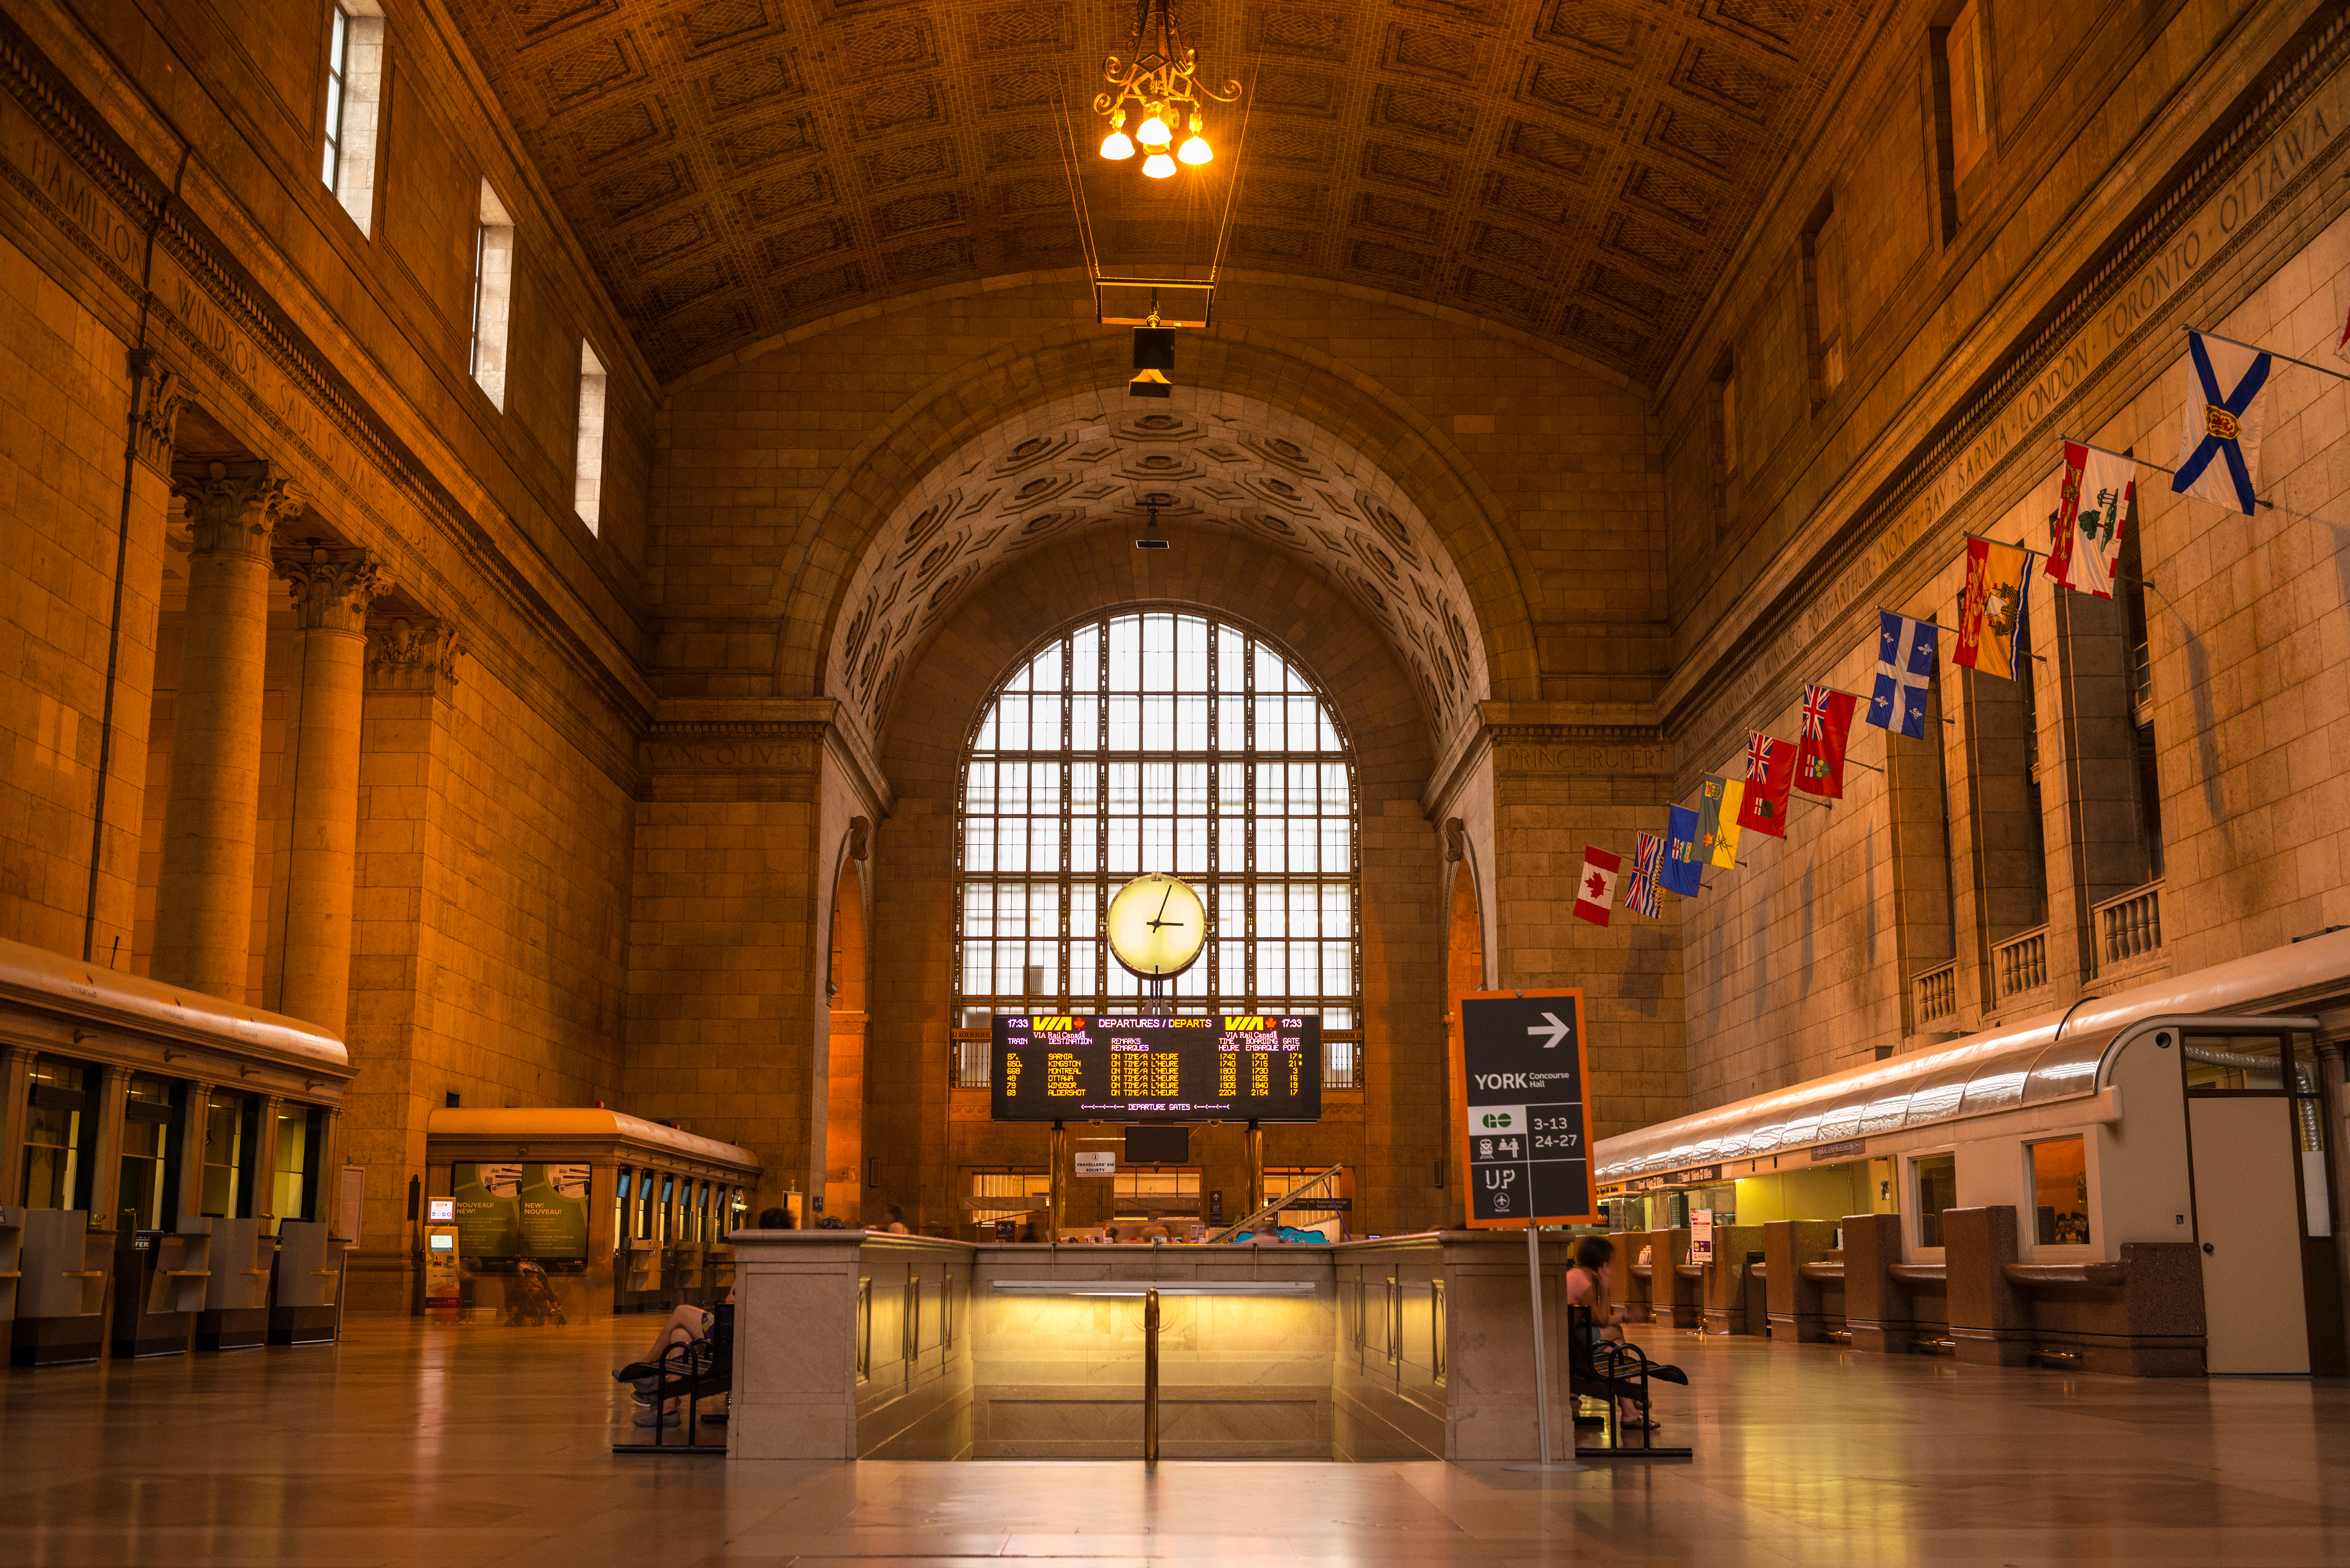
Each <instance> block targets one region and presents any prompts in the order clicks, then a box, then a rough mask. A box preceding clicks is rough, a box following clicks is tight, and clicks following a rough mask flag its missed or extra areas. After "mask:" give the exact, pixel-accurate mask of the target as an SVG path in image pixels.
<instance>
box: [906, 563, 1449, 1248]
mask: <svg viewBox="0 0 2350 1568" xmlns="http://www.w3.org/2000/svg"><path fill="white" fill-rule="evenodd" d="M1131 532H1132V531H1131V530H1130V529H1129V528H1128V527H1127V526H1125V525H1124V524H1099V525H1093V526H1089V527H1087V528H1084V529H1080V530H1073V531H1071V532H1070V533H1068V534H1067V535H1064V536H1061V537H1057V538H1055V540H1054V542H1053V546H1052V548H1051V549H1050V550H1049V551H1039V552H1036V553H1034V554H1032V555H1029V556H1024V557H1016V558H1014V560H1012V561H1011V562H1009V563H1008V564H1006V565H1004V566H1001V567H1000V568H998V569H997V570H995V571H994V572H993V573H991V574H989V575H988V576H986V577H985V578H984V579H983V580H982V581H981V582H979V583H977V584H975V585H973V587H972V591H971V592H969V593H968V594H967V595H965V596H964V597H963V598H962V602H961V604H960V606H959V607H957V608H956V609H955V610H954V612H953V613H952V614H951V616H949V617H948V618H946V619H945V621H944V622H943V624H941V626H940V627H939V628H937V630H936V632H935V633H934V635H933V636H931V638H930V639H928V640H927V641H926V642H925V643H923V644H922V645H921V646H920V648H919V649H917V655H916V657H915V658H914V659H912V660H911V662H910V667H909V669H908V670H907V672H906V674H905V676H904V678H903V679H902V680H901V681H900V682H899V687H898V690H897V692H896V695H895V698H894V701H892V704H891V707H890V710H889V713H888V714H887V715H886V718H885V723H884V729H883V732H882V735H881V737H880V743H879V761H880V763H881V765H882V767H883V769H884V770H885V771H886V772H887V773H888V774H889V780H890V784H891V785H892V787H893V789H894V791H895V793H896V806H895V814H894V815H893V817H892V819H891V821H890V822H889V825H888V827H887V830H886V831H884V832H881V833H879V834H877V835H876V839H875V852H874V863H873V874H874V917H873V926H872V941H873V950H874V953H875V979H874V983H875V985H876V987H877V988H878V991H879V993H881V994H887V995H888V996H889V998H890V1000H891V1005H890V1006H889V1007H888V1008H886V1009H879V1010H877V1011H876V1013H875V1015H874V1017H873V1018H872V1020H871V1023H870V1024H869V1026H868V1032H867V1040H866V1084H867V1090H866V1147H867V1152H868V1167H869V1169H868V1178H869V1179H873V1180H874V1181H876V1182H877V1183H878V1189H868V1190H867V1191H866V1192H865V1193H864V1194H863V1202H864V1207H865V1209H866V1210H867V1211H868V1212H878V1211H879V1209H880V1207H881V1206H883V1205H885V1204H889V1203H896V1204H899V1205H901V1206H902V1207H904V1209H905V1210H906V1211H907V1217H908V1220H909V1221H910V1222H914V1223H918V1224H919V1225H920V1226H921V1227H922V1228H925V1229H927V1228H931V1227H941V1226H942V1227H947V1228H950V1229H951V1228H953V1227H955V1226H956V1225H958V1224H959V1222H960V1221H961V1220H962V1199H963V1197H964V1192H963V1190H962V1188H963V1182H962V1171H963V1170H964V1169H965V1168H969V1167H997V1168H1005V1167H1010V1168H1018V1167H1029V1168H1035V1169H1039V1170H1041V1169H1043V1168H1044V1164H1045V1146H1046V1131H1045V1128H1043V1127H1012V1126H1006V1127H998V1126H996V1125H994V1124H993V1123H992V1122H990V1121H989V1120H988V1119H987V1117H988V1107H987V1096H986V1093H985V1091H983V1090H957V1089H953V1088H951V1075H950V1050H951V1040H950V1034H949V1028H950V1016H949V1014H950V1008H951V1001H952V992H953V963H954V905H953V889H954V886H955V878H956V855H955V830H956V789H957V783H958V774H959V769H960V766H961V762H962V755H963V752H964V748H965V747H966V745H967V744H968V742H969V740H970V736H971V732H972V724H973V723H974V722H975V721H976V719H977V716H978V715H979V713H980V711H982V709H983V706H984V704H985V703H986V702H987V701H988V700H989V698H990V697H991V696H992V694H993V691H994V690H995V688H996V686H997V684H998V683H999V682H1000V681H1001V680H1002V679H1003V677H1004V676H1005V675H1006V674H1007V673H1008V672H1009V671H1010V670H1013V669H1014V667H1015V666H1016V665H1017V663H1018V662H1019V661H1020V660H1022V659H1024V658H1025V657H1027V655H1028V654H1029V653H1030V652H1031V651H1032V650H1033V649H1035V647H1036V646H1037V645H1038V644H1039V643H1040V642H1041V641H1042V640H1044V639H1045V638H1046V637H1047V636H1048V635H1050V634H1055V633H1057V632H1058V631H1060V630H1061V629H1063V628H1066V627H1067V626H1068V625H1070V624H1071V623H1073V622H1075V621H1077V620H1079V619H1082V618H1089V617H1092V616H1095V615H1098V614H1100V613H1102V612H1103V611H1106V610H1119V609H1128V608H1137V607H1172V608H1178V609H1196V610H1203V611H1208V612H1211V613H1214V614H1216V615H1219V616H1221V617H1223V618H1227V619H1230V620H1232V621H1236V622H1240V623H1242V624H1244V625H1246V626H1247V627H1249V628H1251V629H1252V630H1253V631H1255V632H1257V633H1258V634H1259V635H1262V636H1263V637H1266V638H1268V639H1271V640H1273V641H1274V642H1275V643H1277V644H1279V645H1280V646H1281V647H1282V648H1283V649H1284V650H1285V652H1286V653H1287V654H1288V655H1289V656H1291V657H1293V658H1294V659H1295V660H1296V661H1297V663H1298V664H1299V665H1300V666H1301V667H1302V668H1303V669H1304V670H1306V671H1307V672H1308V673H1309V674H1310V675H1311V677H1312V678H1313V679H1314V680H1315V681H1316V682H1317V683H1319V685H1320V686H1321V688H1322V691H1323V694H1324V696H1325V698H1326V701H1328V702H1329V703H1330V704H1331V706H1332V708H1333V709H1334V711H1336V713H1337V715H1338V717H1339V719H1340V722H1342V723H1343V724H1344V725H1345V727H1346V729H1347V734H1348V737H1349V739H1350V740H1351V741H1352V742H1353V745H1354V748H1355V763H1356V768H1357V774H1356V778H1357V796H1358V799H1359V813H1360V832H1361V877H1362V894H1361V907H1362V918H1361V928H1360V938H1361V942H1362V965H1363V1008H1364V1036H1365V1037H1364V1044H1363V1051H1364V1087H1363V1088H1361V1089H1360V1090H1356V1091H1332V1092H1330V1093H1328V1094H1326V1096H1325V1099H1326V1104H1325V1116H1324V1119H1323V1121H1322V1122H1321V1123H1319V1124H1317V1125H1315V1126H1314V1127H1275V1128H1269V1129H1268V1130H1267V1133H1266V1139H1265V1146H1266V1149H1265V1158H1266V1160H1267V1163H1268V1164H1271V1165H1305V1166H1315V1165H1332V1164H1342V1163H1343V1164H1346V1165H1349V1166H1352V1167H1354V1168H1356V1170H1357V1186H1356V1206H1357V1211H1356V1216H1355V1222H1356V1224H1357V1226H1358V1227H1360V1228H1364V1229H1367V1230H1370V1231H1389V1232H1391V1231H1398V1230H1403V1229H1413V1228H1418V1227H1420V1226H1424V1225H1427V1224H1430V1223H1434V1222H1436V1220H1438V1219H1439V1218H1440V1212H1439V1210H1440V1202H1441V1199H1442V1198H1443V1196H1444V1194H1443V1193H1442V1191H1441V1190H1440V1189H1437V1188H1436V1187H1435V1185H1434V1181H1435V1178H1436V1162H1437V1160H1438V1158H1439V1157H1440V1148H1441V1115H1442V1106H1443V1073H1444V1043H1443V1032H1442V1028H1441V1023H1440V1012H1441V1008H1442V992H1443V953H1442V946H1443V944H1442V937H1441V919H1440V914H1441V895H1442V891H1443V888H1442V876H1441V873H1442V869H1443V862H1442V856H1441V851H1440V842H1439V836H1438V834H1437V832H1436V829H1435V827H1434V826H1433V825H1431V824H1430V822H1429V821H1428V820H1427V819H1426V817H1425V816H1424V815H1423V813H1422V808H1421V805H1420V800H1419V796H1420V793H1421V790H1422V789H1423V787H1424V786H1425V784H1426V783H1427V780H1428V776H1429V773H1430V768H1431V767H1432V765H1433V762H1434V756H1435V747H1434V739H1433V736H1432V733H1431V726H1430V720H1429V716H1428V715H1427V713H1426V712H1425V711H1424V710H1423V708H1422V706H1421V703H1420V701H1419V688H1418V686H1417V683H1416V682H1415V681H1414V680H1413V679H1412V677H1411V675H1410V674H1409V672H1408V670H1407V669H1406V667H1405V666H1404V664H1403V662H1402V661H1401V659H1399V658H1398V656H1397V654H1396V651H1395V649H1393V648H1392V647H1391V645H1390V643H1389V640H1388V635H1387V634H1386V633H1385V631H1384V630H1383V628H1379V627H1378V626H1377V625H1375V624H1374V623H1373V622H1372V621H1371V620H1370V619H1369V618H1367V616H1366V615H1365V614H1364V613H1363V612H1362V610H1361V608H1360V607H1359V605H1358V603H1357V601H1356V600H1355V598H1354V597H1352V595H1350V594H1349V593H1347V591H1346V590H1345V589H1343V588H1342V587H1339V586H1337V585H1336V584H1335V583H1334V582H1332V581H1331V580H1330V577H1329V576H1328V575H1327V574H1326V572H1324V571H1322V570H1318V569H1316V568H1315V566H1310V565H1308V564H1307V563H1306V562H1305V561H1304V560H1302V559H1300V558H1299V557H1298V556H1296V555H1295V554H1292V553H1291V552H1289V551H1287V550H1284V549H1279V548H1276V547H1274V546H1273V545H1269V544H1267V543H1266V542H1264V541H1263V540H1262V539H1260V538H1258V537H1255V536H1253V535H1250V534H1248V533H1246V532H1243V531H1241V530H1236V529H1232V528H1230V527H1228V526H1225V525H1222V524H1214V523H1210V522H1206V521H1204V520H1201V519H1197V518H1182V519H1179V520H1177V521H1176V522H1175V523H1174V524H1171V525H1169V526H1168V527H1167V528H1166V532H1167V533H1168V534H1169V535H1170V537H1171V538H1172V540H1173V542H1174V543H1173V547H1172V548H1171V549H1169V550H1165V551H1159V552H1143V551H1138V550H1136V549H1135V548H1134V547H1133V545H1132V542H1131ZM1192 1147H1193V1160H1194V1163H1196V1164H1199V1165H1201V1167H1202V1189H1203V1190H1205V1189H1222V1190H1223V1191H1224V1193H1225V1196H1226V1202H1227V1212H1228V1213H1232V1214H1233V1217H1235V1218H1237V1217H1238V1216H1237V1212H1236V1210H1234V1208H1233V1207H1232V1206H1233V1205H1235V1204H1237V1203H1238V1201H1239V1189H1242V1188H1243V1186H1244V1184H1245V1157H1244V1153H1243V1137H1242V1129H1241V1128H1240V1127H1237V1126H1234V1127H1206V1128H1201V1129H1197V1130H1196V1131H1195V1133H1194V1137H1193V1142H1192Z"/></svg>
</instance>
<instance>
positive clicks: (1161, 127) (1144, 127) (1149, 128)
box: [1134, 114, 1175, 147]
mask: <svg viewBox="0 0 2350 1568" xmlns="http://www.w3.org/2000/svg"><path fill="white" fill-rule="evenodd" d="M1134 139H1135V140H1137V141H1139V142H1141V143H1142V145H1144V146H1145V147H1164V146H1166V145H1167V144H1168V143H1169V142H1170V141H1172V140H1175V133H1174V132H1173V131H1171V130H1168V129H1167V122H1166V121H1165V120H1163V119H1159V116H1158V115H1156V114H1153V115H1151V116H1150V117H1149V119H1145V120H1144V121H1143V122H1142V123H1141V124H1140V125H1138V126H1136V127H1135V128H1134Z"/></svg>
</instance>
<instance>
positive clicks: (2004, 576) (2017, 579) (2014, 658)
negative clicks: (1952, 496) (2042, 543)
mask: <svg viewBox="0 0 2350 1568" xmlns="http://www.w3.org/2000/svg"><path fill="white" fill-rule="evenodd" d="M2032 562H2033V553H2032V552H2031V551H2029V550H2027V549H2025V548H2024V547H2023V546H2022V545H2001V544H1997V543H1994V542H1993V541H1991V540H1989V539H1978V538H1976V537H1975V536H1974V535H1971V534H1970V535H1967V591H1966V596H1965V597H1963V598H1961V599H1960V601H1959V649H1958V652H1957V653H1956V654H1955V655H1953V656H1952V657H1954V658H1955V659H1957V660H1958V661H1959V662H1960V664H1963V665H1965V666H1966V667H1967V668H1968V669H1970V670H1981V671H1982V673H1984V674H1985V675H1996V676H1999V677H2000V678H2001V679H2002V680H2022V676H2023V658H2024V653H2025V650H2026V649H2029V648H2030V646H2031V639H2030V638H2028V637H2027V636H2026V635H2025V631H2024V624H2023V612H2024V609H2025V607H2026V606H2027V605H2028V603H2029V600H2028V599H2027V598H2026V597H2025V595H2024V587H2025V585H2026V584H2027V583H2028V582H2029V581H2030V580H2031V577H2032Z"/></svg>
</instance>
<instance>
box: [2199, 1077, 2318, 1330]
mask: <svg viewBox="0 0 2350 1568" xmlns="http://www.w3.org/2000/svg"><path fill="white" fill-rule="evenodd" d="M2292 1106H2293V1102H2292V1101H2290V1100H2287V1099H2284V1098H2282V1097H2281V1096H2209V1097H2204V1096H2190V1097H2189V1099H2188V1102H2187V1127H2188V1134H2189V1137H2190V1139H2191V1140H2192V1144H2193V1148H2194V1163H2195V1234H2196V1237H2197V1239H2198V1240H2199V1241H2200V1242H2201V1243H2202V1248H2203V1316H2204V1323H2205V1332H2206V1334H2207V1335H2208V1336H2209V1337H2208V1339H2207V1342H2206V1343H2207V1345H2208V1346H2209V1348H2208V1350H2207V1351H2206V1352H2205V1356H2204V1365H2205V1366H2206V1368H2207V1369H2208V1370H2209V1371H2210V1372H2212V1373H2214V1374H2220V1373H2270V1374H2286V1375H2292V1374H2303V1375H2305V1374H2307V1372H2308V1371H2309V1318H2308V1314H2307V1311H2306V1307H2305V1305H2304V1303H2303V1295H2302V1291H2303V1286H2302V1264H2301V1238H2302V1205H2301V1184H2300V1182H2299V1181H2298V1180H2297V1179H2296V1172H2295V1169H2294V1165H2295V1160H2294V1157H2293V1110H2292Z"/></svg>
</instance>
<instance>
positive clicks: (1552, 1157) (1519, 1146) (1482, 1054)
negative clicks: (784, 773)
mask: <svg viewBox="0 0 2350 1568" xmlns="http://www.w3.org/2000/svg"><path fill="white" fill-rule="evenodd" d="M1458 1017H1459V1018H1460V1021H1461V1023H1460V1033H1459V1035H1458V1037H1457V1038H1456V1040H1455V1042H1454V1049H1453V1053H1452V1103H1453V1104H1454V1105H1456V1106H1460V1107H1461V1119H1460V1122H1459V1124H1458V1125H1457V1126H1456V1127H1454V1129H1453V1130H1454V1134H1455V1137H1457V1138H1458V1140H1459V1141H1458V1144H1457V1149H1458V1153H1459V1160H1458V1162H1457V1163H1458V1168H1460V1169H1462V1170H1465V1171H1467V1172H1468V1173H1469V1213H1468V1222H1469V1227H1470V1229H1471V1230H1476V1231H1505V1230H1511V1229H1514V1228H1518V1227H1523V1228H1524V1230H1525V1232H1526V1273H1527V1277H1528V1283H1529V1286H1530V1288H1531V1290H1532V1292H1533V1296H1534V1422H1535V1425H1536V1427H1537V1428H1538V1433H1539V1442H1538V1444H1537V1449H1538V1451H1539V1452H1540V1454H1541V1456H1542V1459H1541V1465H1542V1467H1543V1468H1545V1469H1549V1468H1554V1467H1552V1466H1551V1458H1550V1380H1549V1376H1548V1369H1547V1366H1546V1358H1545V1356H1544V1334H1543V1303H1542V1240H1541V1228H1542V1227H1543V1226H1544V1225H1584V1224H1589V1223H1591V1222H1593V1221H1594V1220H1596V1219H1597V1218H1598V1208H1597V1205H1596V1202H1595V1200H1594V1199H1593V1195H1592V1185H1591V1111H1590V1106H1589V1103H1588V1101H1587V1100H1586V1098H1585V1089H1584V1085H1586V1082H1587V1081H1588V1076H1589V1075H1588V1071H1587V1064H1586V1056H1585V1048H1584V1037H1583V992H1581V991H1579V990H1567V991H1531V992H1528V991H1488V992H1471V993H1470V994H1468V995H1466V996H1463V997H1462V998H1461V1003H1460V1009H1459V1012H1458ZM1556 1468H1564V1469H1582V1468H1583V1467H1582V1466H1580V1465H1572V1466H1565V1467H1556Z"/></svg>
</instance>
